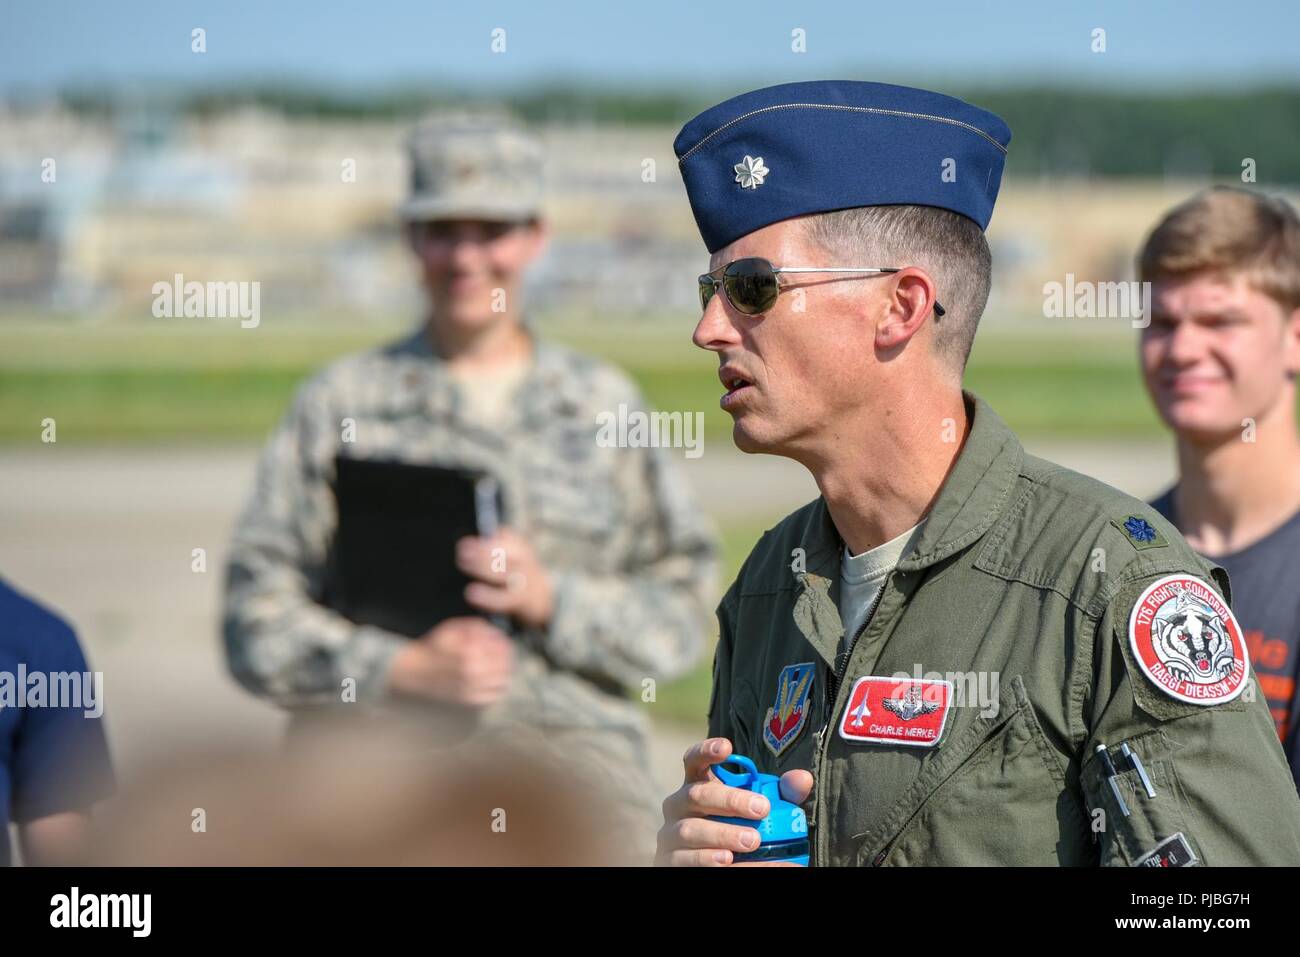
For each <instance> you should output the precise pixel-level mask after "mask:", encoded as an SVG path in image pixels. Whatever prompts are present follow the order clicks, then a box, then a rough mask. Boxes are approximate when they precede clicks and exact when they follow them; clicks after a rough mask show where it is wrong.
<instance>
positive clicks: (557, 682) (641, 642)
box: [224, 114, 715, 862]
mask: <svg viewBox="0 0 1300 957" xmlns="http://www.w3.org/2000/svg"><path fill="white" fill-rule="evenodd" d="M409 149H410V154H411V159H412V165H413V176H412V183H413V188H412V193H411V196H410V198H409V200H408V201H407V202H406V204H405V205H404V207H403V209H402V215H403V219H404V221H405V228H406V231H407V236H408V239H409V242H410V245H411V248H412V249H413V251H414V252H415V254H416V256H417V258H418V260H419V262H420V265H421V268H422V273H423V282H424V286H425V287H426V291H427V294H428V300H429V305H430V310H429V318H428V321H427V322H426V323H425V324H424V325H423V326H422V328H420V329H419V330H418V331H417V332H415V333H414V334H413V335H410V336H409V337H407V338H405V339H403V340H401V341H399V342H396V343H394V344H392V345H389V346H387V347H384V348H381V349H378V350H376V351H372V352H368V353H365V354H362V355H358V356H354V357H349V358H346V359H343V360H341V361H339V362H337V363H335V364H334V365H332V366H330V367H329V368H327V369H325V370H324V371H323V372H322V373H320V374H319V375H317V376H316V377H314V378H313V379H312V380H310V381H309V382H308V383H307V384H306V385H305V386H303V387H302V389H301V390H300V391H299V393H298V395H297V397H296V400H295V401H294V403H293V406H292V408H291V409H290V411H289V413H288V415H287V417H286V418H285V420H284V421H283V422H282V423H281V425H280V426H279V428H278V429H277V431H276V432H275V434H274V435H273V436H272V438H271V440H270V443H269V444H268V446H267V448H266V450H265V452H264V453H263V456H262V459H261V462H260V465H259V468H258V474H257V485H256V489H255V491H254V494H253V497H252V499H251V501H250V502H249V503H248V506H247V508H246V509H245V511H244V513H243V515H242V516H241V518H240V519H239V522H238V524H237V527H236V529H235V534H234V543H233V547H232V554H231V559H230V565H229V569H228V581H227V592H226V607H225V623H224V631H225V641H226V649H227V653H228V656H229V664H230V668H231V671H232V672H233V673H234V675H235V677H236V678H237V679H238V680H239V682H240V683H241V684H242V685H243V686H244V687H246V688H248V689H249V690H250V691H252V692H254V693H255V694H258V695H260V696H262V697H265V698H268V699H270V700H272V701H274V702H276V703H277V704H279V705H281V706H283V707H286V708H288V709H291V710H292V711H294V712H295V717H296V723H297V724H299V725H301V724H302V723H303V722H304V721H305V720H306V719H305V718H304V715H305V714H306V713H308V712H312V711H318V710H322V709H323V710H325V711H326V712H328V713H331V714H337V713H338V712H339V711H340V708H341V709H342V710H343V711H348V712H352V713H356V712H358V711H361V712H364V713H366V714H374V713H376V712H379V713H385V712H387V713H389V714H392V713H395V712H400V713H402V714H404V716H405V717H406V718H410V716H411V713H412V711H413V710H415V711H417V712H418V714H419V716H420V720H423V721H426V722H427V723H430V724H432V723H434V722H435V721H444V719H447V718H448V716H449V715H451V716H453V717H454V718H455V721H456V722H457V723H459V725H461V726H462V729H464V728H465V727H468V728H469V729H470V730H472V731H473V732H474V733H473V735H472V736H471V737H469V739H468V746H471V747H472V746H474V744H475V743H476V742H486V741H488V740H489V739H490V738H491V737H492V736H493V735H504V736H506V737H508V738H509V739H511V740H512V742H514V743H516V744H518V743H519V742H520V741H521V740H524V739H527V737H528V736H530V735H531V736H535V737H536V738H537V740H538V746H539V747H540V748H543V749H546V748H553V749H554V750H555V751H556V752H557V753H561V754H563V755H565V756H566V757H567V758H569V759H572V760H573V761H575V762H578V763H579V764H581V765H582V766H583V767H584V768H585V769H586V770H587V771H590V772H591V773H593V774H594V775H596V776H597V777H600V778H603V779H605V780H606V783H608V784H612V785H614V786H616V787H618V788H619V789H620V791H621V793H620V794H619V797H620V800H619V802H618V803H619V805H620V807H621V812H620V813H623V812H625V813H626V820H627V825H626V832H627V833H628V849H629V850H630V851H631V850H633V849H635V852H636V853H637V854H639V855H640V856H641V857H642V859H644V860H645V861H647V862H648V860H649V858H650V856H651V855H652V854H653V843H654V838H653V834H654V830H655V827H656V824H657V804H658V802H657V800H656V799H655V798H654V792H655V790H656V789H655V788H654V786H653V785H652V783H651V782H650V780H649V778H648V766H649V756H648V754H647V749H646V731H647V727H646V719H645V716H644V714H643V713H642V711H643V708H644V705H643V704H642V703H641V699H640V693H641V692H642V691H643V689H644V688H646V687H652V686H650V685H647V683H646V681H647V679H653V681H654V682H663V681H666V680H668V679H671V678H674V677H676V676H678V675H681V674H682V673H683V672H685V671H687V670H688V669H689V668H690V667H691V666H692V665H693V664H694V663H695V662H696V660H697V657H698V655H699V654H700V652H701V650H702V647H701V646H702V642H703V638H704V636H705V634H706V630H707V629H708V628H709V627H710V623H709V621H710V620H709V605H710V603H711V602H712V601H713V599H714V580H713V576H714V570H715V569H714V545H713V540H712V535H711V529H710V528H709V524H708V522H707V520H706V518H705V517H704V516H703V514H702V513H701V512H700V510H699V509H698V508H697V506H696V504H695V502H694V501H693V500H692V496H691V494H690V492H689V490H688V488H687V486H686V484H685V483H684V481H683V478H682V476H681V475H680V473H679V470H678V467H677V466H676V465H675V464H674V463H673V462H672V461H671V455H672V453H671V452H669V451H667V450H665V449H663V448H609V447H603V446H602V445H598V443H597V441H596V439H597V433H598V428H597V421H598V419H597V417H598V414H600V413H601V412H608V411H610V410H615V409H617V408H618V406H619V404H620V403H625V404H626V405H627V406H628V407H629V408H633V409H639V408H645V404H644V400H643V399H642V397H641V396H640V394H639V392H638V391H637V389H636V387H635V386H634V385H633V384H632V383H631V381H630V380H629V379H628V378H627V377H626V376H625V375H623V374H622V373H621V372H619V371H617V370H615V369H614V368H612V367H610V366H608V365H605V364H604V363H601V362H598V361H596V360H594V359H590V358H587V357H584V356H581V355H578V354H575V353H573V352H570V351H568V350H566V349H563V348H560V347H557V346H555V345H550V344H547V343H545V342H541V341H539V340H538V339H537V338H536V337H535V335H534V334H533V332H532V331H531V330H530V329H529V328H528V326H527V325H526V324H525V322H524V317H523V314H522V311H521V308H520V296H521V286H522V275H523V272H524V269H525V267H526V266H528V264H529V263H531V262H533V261H534V260H535V259H536V258H537V257H538V256H539V254H540V253H541V252H542V249H543V245H544V241H545V229H544V225H543V223H542V221H541V219H540V216H539V210H540V206H539V200H540V184H541V165H542V156H541V152H540V146H539V144H537V143H536V142H535V141H534V140H533V139H531V138H530V137H529V136H528V135H527V134H526V133H525V132H524V131H523V130H522V129H520V128H518V127H517V126H515V125H514V124H512V123H510V122H508V121H505V120H504V119H503V118H501V117H485V116H482V115H478V116H474V115H464V114H462V115H458V116H443V117H441V118H432V119H430V120H428V121H426V122H425V123H424V124H422V125H421V126H419V127H418V128H417V129H416V130H415V132H414V133H413V135H412V137H411V139H410V142H409ZM345 420H351V422H354V423H355V425H354V427H353V429H352V431H353V432H354V434H351V435H348V436H347V438H348V440H347V441H345V440H344V436H345V430H347V429H348V426H349V423H348V422H345ZM336 455H343V456H351V457H355V458H361V459H388V460H398V461H403V462H409V463H419V464H430V465H441V466H450V467H457V468H468V469H481V470H484V471H487V472H489V473H491V474H494V475H495V476H496V477H497V478H498V479H499V481H500V484H501V488H502V490H503V495H504V497H505V516H506V520H507V522H508V523H509V527H508V528H503V529H502V530H501V533H500V534H499V535H497V536H495V537H494V538H468V539H463V540H462V541H461V542H460V543H459V545H458V551H457V555H456V560H457V564H458V565H459V566H460V567H461V569H462V570H463V571H464V572H465V573H466V574H467V575H468V576H469V577H470V578H471V579H472V580H473V584H471V585H470V586H469V587H468V589H467V590H466V599H467V600H468V602H469V603H470V604H471V605H473V606H474V607H476V608H478V609H481V610H482V611H483V612H485V613H489V614H494V615H499V616H506V617H507V618H508V620H509V621H510V623H511V633H506V632H505V631H502V630H500V629H498V628H497V627H495V626H494V625H493V624H490V623H489V621H488V620H487V618H486V617H484V618H478V617H474V618H453V619H450V620H447V621H443V622H442V623H440V624H438V625H437V626H436V627H434V628H432V629H431V630H430V631H429V632H428V633H427V634H425V635H423V636H422V637H420V638H417V639H410V638H407V637H404V636H400V635H397V634H393V633H390V632H386V631H384V630H382V629H378V628H375V627H371V626H366V625H362V626H358V625H356V624H354V623H353V622H351V621H349V620H347V619H345V618H344V617H342V616H341V615H340V614H338V613H337V612H335V611H333V610H332V609H330V608H328V607H325V606H324V605H323V604H322V603H321V601H320V598H321V596H322V594H323V584H324V578H325V572H326V568H327V560H328V553H329V550H330V545H331V539H332V537H333V534H334V531H335V527H336V524H337V509H336V505H335V501H334V498H333V495H332V492H331V481H332V479H333V475H334V458H335V456H336ZM497 549H503V550H504V551H503V552H499V551H496V550H497ZM501 558H504V562H502V561H501ZM494 559H495V560H494ZM497 620H501V619H499V618H498V619H497ZM348 679H351V681H350V682H349V680H348ZM349 684H355V691H356V703H354V704H342V705H340V701H341V698H343V697H344V695H343V694H342V692H341V689H343V688H345V687H347V686H348V685H349ZM627 689H633V690H635V691H636V692H637V693H638V700H636V701H632V700H629V697H628V695H627ZM412 702H419V705H418V706H413V704H412ZM444 723H446V722H445V721H444ZM388 727H389V726H388V725H385V728H386V729H387V728H388Z"/></svg>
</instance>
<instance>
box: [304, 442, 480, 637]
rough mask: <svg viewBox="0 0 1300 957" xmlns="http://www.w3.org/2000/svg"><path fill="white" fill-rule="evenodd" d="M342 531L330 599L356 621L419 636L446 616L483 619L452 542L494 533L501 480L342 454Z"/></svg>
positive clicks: (336, 488)
mask: <svg viewBox="0 0 1300 957" xmlns="http://www.w3.org/2000/svg"><path fill="white" fill-rule="evenodd" d="M332 489H333V492H334V499H335V503H336V505H337V507H338V527H337V531H336V533H335V536H334V541H333V543H332V545H331V547H330V553H329V560H328V565H327V572H326V585H325V596H324V603H325V604H326V605H328V606H329V607H331V608H333V609H334V610H336V611H338V612H339V613H340V614H342V615H343V616H344V617H346V618H348V619H349V620H350V621H353V622H356V623H357V624H359V625H374V626H376V627H379V628H383V629H385V630H387V631H392V632H395V633H397V634H399V635H406V636H408V637H412V638H416V637H419V636H420V635H423V634H425V633H426V632H427V631H428V630H429V629H430V628H432V627H433V626H434V625H436V624H438V622H440V621H443V620H445V619H447V618H454V617H458V616H464V615H477V616H479V617H486V616H485V615H484V614H483V613H482V612H480V611H478V610H477V609H474V608H472V607H471V606H470V605H469V604H468V603H467V602H466V601H465V586H466V585H467V584H469V578H468V577H467V576H466V575H465V574H464V573H463V572H462V571H460V569H458V568H457V567H456V557H455V554H456V542H457V541H458V540H459V539H461V538H463V537H465V536H466V535H478V534H492V533H493V532H495V531H496V528H495V526H496V523H497V516H498V515H499V514H500V511H501V493H500V489H499V487H498V485H497V483H496V480H495V479H494V478H492V477H491V476H489V475H486V474H485V473H482V472H475V471H471V470H465V469H451V468H444V467H441V466H435V465H417V464H412V463H408V462H396V461H388V460H380V459H355V458H348V457H346V456H342V455H340V456H337V457H336V458H335V460H334V481H333V483H332Z"/></svg>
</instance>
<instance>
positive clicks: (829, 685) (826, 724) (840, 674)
mask: <svg viewBox="0 0 1300 957" xmlns="http://www.w3.org/2000/svg"><path fill="white" fill-rule="evenodd" d="M890 577H891V578H892V577H893V576H892V575H891V576H890ZM888 585H889V580H888V579H886V580H885V581H883V582H881V584H880V591H878V592H876V597H875V598H874V599H873V600H872V602H871V608H870V609H868V610H867V615H866V617H865V618H863V619H862V624H861V625H859V626H858V630H857V632H856V633H854V635H853V639H852V640H851V641H850V642H849V646H848V648H847V649H846V650H845V652H844V663H843V666H842V667H839V668H832V669H831V671H830V674H829V675H828V677H827V680H826V706H825V708H823V709H822V711H823V718H824V720H823V722H822V726H821V728H820V730H818V732H817V742H816V749H815V751H814V752H813V754H814V761H815V764H814V766H813V787H814V788H816V794H817V800H816V801H815V802H814V803H813V814H812V818H811V819H810V820H809V821H808V838H809V842H808V845H809V851H810V852H811V854H812V857H813V858H815V857H816V856H817V842H818V840H819V835H818V828H819V827H820V826H821V822H822V818H823V815H822V803H823V802H822V797H823V795H824V793H825V789H824V788H823V787H822V782H821V781H820V780H819V778H818V772H819V770H820V769H821V768H823V767H825V765H826V750H827V740H828V738H829V734H828V733H827V732H829V731H830V727H831V723H832V721H833V719H834V716H835V698H836V696H837V695H838V694H839V690H840V683H841V682H842V681H843V680H844V673H845V672H847V671H848V669H849V662H850V661H851V660H853V649H855V648H856V647H857V646H858V639H860V638H861V637H862V633H863V632H865V631H866V630H867V628H868V627H870V625H871V621H872V619H873V618H875V617H876V609H877V608H879V607H880V600H881V599H882V598H884V597H885V588H886V587H888Z"/></svg>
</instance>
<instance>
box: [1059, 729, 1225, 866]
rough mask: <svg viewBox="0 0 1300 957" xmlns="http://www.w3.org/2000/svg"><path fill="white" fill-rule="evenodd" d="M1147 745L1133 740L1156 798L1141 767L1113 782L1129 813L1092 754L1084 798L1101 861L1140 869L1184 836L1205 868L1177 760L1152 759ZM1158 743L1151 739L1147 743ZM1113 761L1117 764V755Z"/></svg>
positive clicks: (1085, 775)
mask: <svg viewBox="0 0 1300 957" xmlns="http://www.w3.org/2000/svg"><path fill="white" fill-rule="evenodd" d="M1143 743H1144V742H1143V741H1141V740H1139V741H1137V742H1133V741H1131V742H1129V745H1130V747H1132V748H1133V749H1134V751H1135V752H1137V753H1138V756H1139V758H1140V759H1141V761H1142V764H1143V767H1144V768H1145V769H1146V772H1147V777H1148V778H1149V779H1150V781H1151V787H1152V790H1153V791H1155V797H1151V796H1150V795H1149V794H1148V793H1147V790H1146V787H1145V786H1144V784H1143V783H1142V778H1141V776H1140V775H1139V774H1138V772H1137V769H1136V768H1129V769H1127V770H1124V771H1122V772H1121V773H1120V774H1118V775H1116V776H1115V778H1114V782H1115V785H1116V789H1117V790H1118V791H1119V796H1120V797H1121V798H1123V801H1124V804H1125V805H1126V806H1127V808H1128V814H1127V815H1126V814H1125V813H1124V811H1123V809H1122V808H1121V807H1120V803H1119V800H1118V799H1117V798H1116V796H1115V792H1114V790H1112V789H1111V786H1110V784H1109V783H1108V781H1107V778H1106V774H1105V770H1104V768H1103V767H1102V763H1101V761H1100V760H1098V759H1097V757H1096V755H1093V756H1092V757H1091V758H1089V760H1088V761H1087V762H1086V763H1085V764H1084V766H1083V769H1082V783H1083V789H1084V794H1085V796H1086V798H1087V801H1088V808H1089V811H1090V816H1091V819H1092V827H1093V832H1094V833H1095V834H1096V835H1097V838H1098V841H1099V842H1100V857H1101V860H1100V863H1101V864H1102V866H1109V867H1136V866H1138V864H1139V862H1140V861H1142V859H1143V858H1145V857H1147V856H1148V855H1150V854H1151V853H1152V852H1153V851H1155V850H1156V849H1157V848H1158V847H1159V846H1160V845H1161V844H1162V843H1164V842H1166V841H1169V840H1170V839H1173V838H1175V837H1176V836H1177V835H1179V834H1181V835H1182V836H1183V839H1184V841H1185V842H1186V844H1187V846H1188V847H1189V848H1190V850H1191V852H1192V855H1193V856H1194V860H1192V861H1190V862H1189V863H1193V864H1204V863H1205V859H1204V856H1203V855H1202V853H1201V849H1200V847H1199V846H1198V845H1197V843H1196V836H1195V835H1194V834H1192V833H1191V832H1190V831H1189V829H1188V820H1189V817H1190V815H1189V814H1188V803H1187V795H1186V794H1185V793H1184V791H1183V787H1182V784H1181V782H1180V781H1179V778H1178V772H1177V770H1176V769H1175V767H1174V763H1173V760H1172V759H1171V758H1168V757H1154V756H1153V757H1148V755H1149V754H1150V753H1151V752H1152V750H1153V749H1152V748H1151V747H1145V748H1139V745H1141V744H1143ZM1145 743H1147V744H1154V742H1150V740H1149V739H1147V741H1146V742H1145ZM1111 753H1112V758H1113V759H1116V760H1118V758H1119V755H1118V753H1117V752H1115V751H1112V752H1111Z"/></svg>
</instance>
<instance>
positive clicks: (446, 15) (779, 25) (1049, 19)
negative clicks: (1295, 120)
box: [0, 0, 1300, 93]
mask: <svg viewBox="0 0 1300 957" xmlns="http://www.w3.org/2000/svg"><path fill="white" fill-rule="evenodd" d="M990 11H996V13H992V12H990ZM0 16H2V17H3V19H2V20H0V91H4V92H15V91H22V92H28V93H40V92H44V91H48V90H51V89H54V88H57V87H60V86H65V85H69V84H83V85H84V84H95V85H100V84H123V83H126V84H133V83H139V82H148V81H157V80H164V81H166V82H167V83H168V84H169V85H176V86H191V85H194V86H208V85H213V84H216V85H224V84H233V83H240V82H243V81H248V80H259V79H270V78H278V79H289V80H294V81H299V82H306V83H321V84H326V85H329V86H332V87H334V88H338V89H343V90H347V89H355V90H358V91H362V92H364V91H365V90H367V89H373V88H381V87H384V86H395V85H405V84H425V83H427V84H430V85H431V86H434V87H436V86H447V87H460V88H464V89H469V90H476V89H486V90H492V89H498V88H502V89H509V88H512V87H513V88H518V87H520V86H523V85H526V84H529V83H534V82H537V81H539V80H548V79H556V78H564V79H571V80H578V81H584V82H599V83H601V84H602V85H617V86H621V87H628V86H632V87H635V86H655V87H667V88H674V87H675V88H679V89H687V90H690V89H709V90H713V89H716V88H718V87H726V86H732V85H734V86H743V85H747V84H748V85H752V84H754V83H774V82H782V81H785V80H793V79H807V78H811V77H831V76H840V77H855V78H860V79H867V78H871V79H880V80H887V81H904V82H906V81H908V80H913V81H915V80H921V79H927V80H931V81H934V80H936V79H942V78H956V79H961V80H963V81H967V82H971V81H973V82H980V83H1021V82H1025V81H1048V82H1053V83H1056V84H1062V85H1087V86H1092V85H1105V86H1121V87H1130V88H1146V89H1150V88H1156V87H1159V88H1164V89H1179V88H1187V87H1197V88H1206V87H1208V86H1218V85H1243V84H1250V83H1254V82H1260V81H1267V82H1283V83H1287V84H1294V85H1300V53H1298V52H1297V47H1296V43H1297V39H1298V38H1300V4H1297V3H1296V2H1294V0H1290V2H1287V0H1270V2H1250V0H1247V2H1232V3H1230V4H1225V3H1223V2H1222V0H1220V2H1218V3H1198V2H1181V3H1179V2H1169V0H1158V2H1155V0H1128V2H1109V0H1106V2H1090V3H1085V2H1077V0H1005V2H1000V3H993V4H984V3H978V2H964V3H955V2H952V3H949V2H944V3H931V4H926V3H921V2H916V0H912V2H908V0H891V2H888V3H884V2H856V3H850V2H825V0H820V2H819V0H807V2H805V3H803V4H796V3H793V2H790V0H786V2H771V0H725V2H724V0H694V2H679V0H671V2H646V3H642V2H622V3H619V2H613V0H606V2H578V0H575V2H564V0H549V2H540V0H528V2H517V0H512V2H497V3H482V2H478V3H476V2H470V0H463V2H458V3H449V2H446V0H418V2H417V0H365V2H352V0H343V2H333V3H330V2H321V0H316V2H311V3H307V2H298V0H260V2H249V0H222V2H219V3H218V2H216V0H211V2H206V3H201V2H196V0H135V2H132V0H115V2H106V0H83V2H70V0H34V2H32V0H28V2H22V3H21V4H19V3H17V2H11V3H9V4H8V5H7V7H6V9H5V11H4V13H3V14H2V15H0ZM194 27H203V28H204V29H206V31H207V46H208V52H207V53H205V54H202V55H198V54H194V53H192V52H190V31H191V29H192V28H194ZM494 27H503V28H505V30H506V43H507V50H506V53H505V54H498V55H494V54H492V53H491V52H490V51H489V34H490V31H491V30H492V28H494ZM796 27H801V28H803V29H804V30H806V31H807V46H808V52H806V53H803V54H794V53H791V52H790V32H791V30H792V29H794V28H796ZM1094 27H1102V28H1104V29H1105V30H1106V31H1107V52H1106V53H1104V54H1095V53H1093V52H1091V50H1090V49H1089V44H1090V33H1091V31H1092V29H1093V28H1094Z"/></svg>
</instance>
